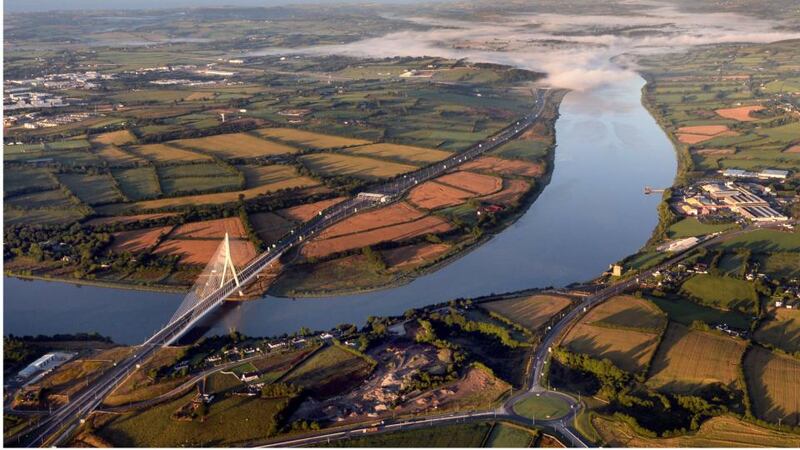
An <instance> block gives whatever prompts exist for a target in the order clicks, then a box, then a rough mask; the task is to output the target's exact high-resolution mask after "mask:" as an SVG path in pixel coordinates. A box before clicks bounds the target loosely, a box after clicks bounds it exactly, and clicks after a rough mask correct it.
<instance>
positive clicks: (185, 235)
mask: <svg viewBox="0 0 800 450" xmlns="http://www.w3.org/2000/svg"><path fill="white" fill-rule="evenodd" d="M226 232H227V233H228V235H229V236H230V238H231V239H236V238H242V239H244V238H246V237H247V232H245V230H244V226H243V225H242V221H241V220H239V218H238V217H227V218H225V219H214V220H204V221H202V222H191V223H185V224H183V225H180V226H178V227H176V228H175V229H174V230H172V233H170V234H169V238H170V239H215V240H217V241H218V240H220V239H222V238H224V237H225V233H226Z"/></svg>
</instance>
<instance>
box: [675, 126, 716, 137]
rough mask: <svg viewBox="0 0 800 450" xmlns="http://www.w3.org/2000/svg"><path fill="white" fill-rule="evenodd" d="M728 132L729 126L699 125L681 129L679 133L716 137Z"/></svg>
mask: <svg viewBox="0 0 800 450" xmlns="http://www.w3.org/2000/svg"><path fill="white" fill-rule="evenodd" d="M725 131H728V126H727V125H698V126H694V127H680V128H678V133H688V134H697V135H701V136H716V135H718V134H720V133H723V132H725Z"/></svg>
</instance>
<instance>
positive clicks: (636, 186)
mask: <svg viewBox="0 0 800 450" xmlns="http://www.w3.org/2000/svg"><path fill="white" fill-rule="evenodd" d="M643 84H644V80H642V79H641V78H633V79H629V80H626V81H619V82H615V84H613V85H610V86H607V87H604V88H602V89H597V90H594V91H592V92H588V93H582V92H571V93H569V94H568V95H567V96H566V97H565V98H564V101H563V103H562V105H561V117H560V118H559V120H558V121H557V123H556V136H557V141H558V147H557V149H556V160H555V167H554V170H553V176H552V180H551V182H550V184H549V185H548V186H547V187H546V188H545V190H544V192H543V193H542V194H541V195H540V196H539V199H538V200H537V201H536V202H535V203H534V204H533V205H532V206H531V207H530V209H529V210H528V211H527V212H526V213H525V215H524V216H523V217H522V218H520V220H518V221H517V222H516V223H515V224H513V225H511V226H510V227H509V228H507V229H506V230H505V231H503V232H502V233H500V234H499V235H497V236H495V237H494V238H492V239H491V240H490V241H488V242H486V243H485V244H484V245H482V246H480V247H479V248H477V249H475V250H474V251H472V252H470V253H468V254H467V255H465V256H464V257H462V258H460V259H458V260H456V261H454V262H453V263H452V264H449V265H448V266H446V267H444V268H442V269H441V270H439V271H437V272H434V273H432V274H430V275H427V276H424V277H421V278H418V279H416V280H415V281H413V282H412V283H410V284H407V285H405V286H401V287H398V288H394V289H388V290H383V291H377V292H372V293H367V294H361V295H348V296H340V297H330V298H319V299H301V300H291V299H284V298H274V297H266V298H264V299H261V300H258V301H253V302H247V303H243V304H239V305H235V306H229V307H226V308H224V309H222V310H220V313H219V314H216V317H214V318H213V321H214V323H213V325H210V331H211V332H212V333H225V332H227V331H228V330H229V329H230V328H236V329H237V330H239V331H241V332H243V333H245V334H250V335H273V334H280V333H284V332H291V331H295V330H297V329H298V328H299V327H301V326H307V327H310V328H312V329H327V328H330V327H332V326H334V325H337V324H339V323H343V322H349V323H356V324H362V323H363V322H364V321H365V320H366V318H367V317H368V316H377V315H388V314H400V313H402V312H403V311H405V310H406V309H408V308H412V307H418V306H422V305H426V304H431V303H438V302H442V301H446V300H449V299H452V298H457V297H477V296H480V295H486V294H490V293H493V292H494V293H500V292H508V291H514V290H519V289H524V288H532V287H545V286H563V285H567V284H569V283H572V282H575V281H583V280H588V279H591V278H593V277H594V276H596V275H598V274H599V273H600V272H602V271H603V270H605V269H606V268H607V267H608V264H609V263H612V262H614V261H617V260H619V259H621V258H623V257H624V256H626V255H629V254H631V253H633V252H634V251H636V250H637V249H638V248H639V247H641V246H642V245H643V244H644V242H645V241H646V240H647V239H648V237H649V236H650V233H651V231H652V229H653V228H654V227H655V225H656V223H657V221H658V217H657V211H656V207H657V205H658V202H659V198H658V196H645V195H644V194H643V192H642V190H643V187H644V186H645V185H651V186H659V187H660V186H668V185H670V184H672V179H673V177H674V175H675V170H676V162H675V155H674V150H673V148H672V144H671V143H670V141H669V140H668V139H667V137H666V135H665V134H664V133H663V131H662V130H661V129H660V128H659V127H658V125H657V124H656V122H655V120H654V119H653V118H652V117H651V116H650V115H649V113H648V112H647V111H646V110H645V109H644V107H643V106H642V105H641V103H640V95H641V94H640V89H641V87H642V85H643ZM4 294H5V296H4V298H5V300H4V302H5V303H4V318H3V324H4V327H5V333H14V334H38V333H42V334H52V333H66V332H79V331H97V332H99V333H101V334H105V335H109V336H111V337H113V338H114V339H115V340H116V341H119V342H125V343H135V342H139V341H142V340H143V339H144V338H145V337H146V336H148V335H150V334H151V333H152V332H153V331H154V330H155V329H156V328H158V327H159V326H160V325H161V324H163V323H164V322H165V321H167V320H168V319H169V317H170V316H171V315H172V312H173V310H174V309H175V308H176V307H177V305H178V303H179V302H180V299H181V297H182V296H180V295H170V294H159V293H151V292H137V291H128V290H118V289H108V288H95V287H76V286H73V285H68V284H63V283H49V282H41V281H34V282H29V281H21V280H17V279H10V278H6V279H5V286H4Z"/></svg>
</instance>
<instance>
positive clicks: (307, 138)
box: [255, 128, 370, 150]
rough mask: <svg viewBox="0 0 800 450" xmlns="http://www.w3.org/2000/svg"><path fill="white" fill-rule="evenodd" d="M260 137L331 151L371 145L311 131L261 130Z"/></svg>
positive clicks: (367, 142)
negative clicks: (330, 149) (332, 149)
mask: <svg viewBox="0 0 800 450" xmlns="http://www.w3.org/2000/svg"><path fill="white" fill-rule="evenodd" d="M255 133H256V134H258V135H259V136H265V137H268V138H273V139H278V140H281V141H285V142H291V143H294V144H297V145H302V146H303V147H309V148H315V149H320V150H322V149H329V148H340V147H350V146H353V145H364V144H369V143H370V142H369V141H365V140H363V139H353V138H347V137H341V136H331V135H329V134H321V133H313V132H311V131H303V130H296V129H294V128H261V129H259V130H255Z"/></svg>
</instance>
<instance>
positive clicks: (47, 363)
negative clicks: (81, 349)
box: [17, 352, 75, 379]
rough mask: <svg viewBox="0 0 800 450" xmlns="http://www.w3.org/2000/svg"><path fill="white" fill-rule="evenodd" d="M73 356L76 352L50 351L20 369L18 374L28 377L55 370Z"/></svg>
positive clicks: (21, 376) (24, 377)
mask: <svg viewBox="0 0 800 450" xmlns="http://www.w3.org/2000/svg"><path fill="white" fill-rule="evenodd" d="M73 356H75V353H67V352H53V353H48V354H46V355H42V356H41V357H40V358H39V359H37V360H36V361H34V362H32V363H30V364H28V367H26V368H24V369H22V370H20V371H19V374H17V376H18V377H19V378H22V379H26V378H30V377H32V376H34V375H36V374H38V373H40V372H47V371H49V370H53V369H55V368H56V367H58V366H60V365H62V364H64V363H65V362H67V361H69V360H70V359H72V357H73Z"/></svg>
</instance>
